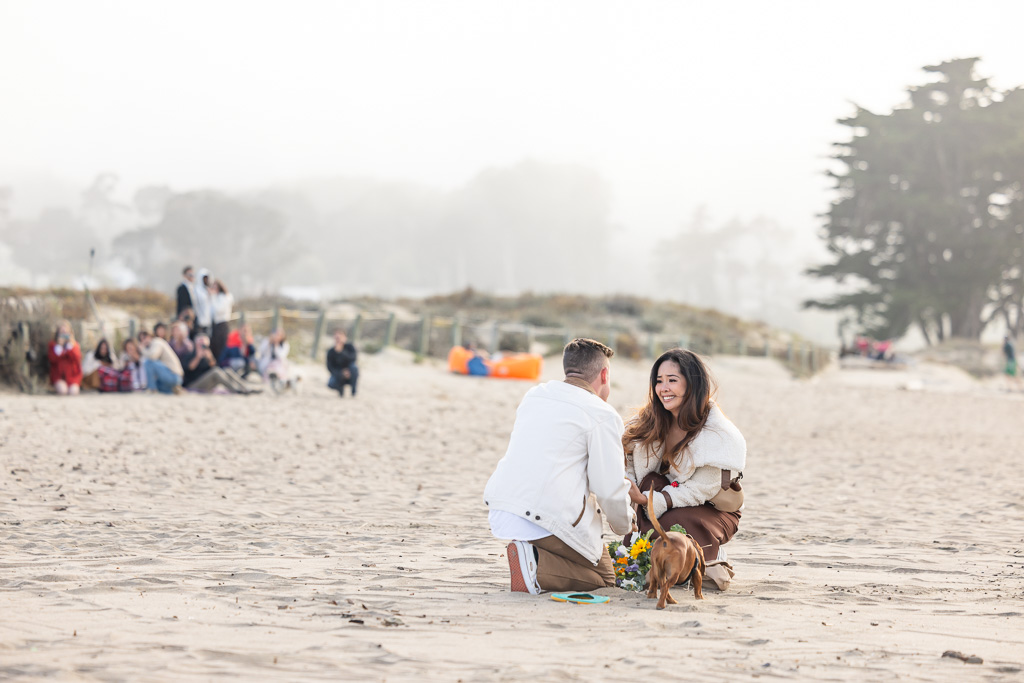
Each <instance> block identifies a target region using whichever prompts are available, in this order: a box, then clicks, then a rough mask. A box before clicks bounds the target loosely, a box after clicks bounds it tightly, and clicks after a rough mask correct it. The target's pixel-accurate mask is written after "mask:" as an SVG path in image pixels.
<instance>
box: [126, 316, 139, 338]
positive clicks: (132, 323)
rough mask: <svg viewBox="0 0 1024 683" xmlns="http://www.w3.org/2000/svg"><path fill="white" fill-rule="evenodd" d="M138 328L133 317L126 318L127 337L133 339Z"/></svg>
mask: <svg viewBox="0 0 1024 683" xmlns="http://www.w3.org/2000/svg"><path fill="white" fill-rule="evenodd" d="M138 328H139V323H138V321H137V320H135V318H129V319H128V337H129V338H131V339H135V335H136V334H138V331H139V329H138Z"/></svg>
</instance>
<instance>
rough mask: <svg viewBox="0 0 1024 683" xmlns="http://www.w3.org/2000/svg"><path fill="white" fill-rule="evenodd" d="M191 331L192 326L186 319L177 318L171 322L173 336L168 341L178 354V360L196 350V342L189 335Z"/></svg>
mask: <svg viewBox="0 0 1024 683" xmlns="http://www.w3.org/2000/svg"><path fill="white" fill-rule="evenodd" d="M189 331H190V328H189V326H188V324H187V323H186V322H185V321H184V320H175V321H174V322H173V323H171V338H170V340H169V341H168V342H167V343H168V344H170V346H171V350H172V351H174V353H175V354H176V355H177V356H178V360H181V357H182V356H185V355H188V354H191V353H193V352H194V351H195V348H196V347H195V344H194V343H193V342H192V340H191V339H189V337H188V335H189Z"/></svg>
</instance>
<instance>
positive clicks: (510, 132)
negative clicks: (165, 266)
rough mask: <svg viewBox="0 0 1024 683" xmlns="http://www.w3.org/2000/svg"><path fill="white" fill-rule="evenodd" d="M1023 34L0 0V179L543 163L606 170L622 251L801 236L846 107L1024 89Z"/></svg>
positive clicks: (645, 8)
mask: <svg viewBox="0 0 1024 683" xmlns="http://www.w3.org/2000/svg"><path fill="white" fill-rule="evenodd" d="M1021 25H1024V3H1018V2H1013V1H1006V2H978V3H972V4H970V5H967V4H964V3H958V2H950V1H946V2H936V1H935V0H901V2H898V3H894V2H879V1H872V2H860V3H856V4H854V5H850V4H840V3H819V2H773V3H764V2H760V1H753V0H752V1H750V2H732V3H728V2H719V3H695V2H683V1H680V0H675V1H673V2H645V3H604V2H593V1H592V0H585V1H582V2H546V1H545V2H522V1H519V2H515V3H499V2H480V1H478V0H473V1H469V2H438V1H434V0H432V1H430V2H423V1H420V0H414V1H411V2H382V1H381V0H372V1H370V2H308V1H307V2H288V3H284V2H259V1H252V0H248V1H245V2H226V1H225V2H214V3H210V2H188V1H186V2H130V1H124V2H112V1H104V2H100V1H95V0H67V1H65V2H47V1H35V0H32V1H29V0H25V1H20V2H19V1H15V0H0V84H2V86H3V95H2V102H3V105H2V106H0V184H13V185H15V190H16V192H17V190H18V185H19V183H18V179H19V178H24V177H26V176H27V175H36V176H40V175H49V176H50V177H53V178H57V179H62V180H65V181H67V182H68V183H69V184H74V185H75V186H77V187H79V188H80V187H82V186H84V185H86V184H87V183H88V182H89V181H90V180H91V178H92V177H93V176H94V175H95V174H96V173H97V172H99V171H113V172H115V173H118V174H119V175H120V176H121V179H122V183H123V185H122V186H131V187H136V186H138V185H141V184H145V183H151V182H169V183H171V184H172V185H173V186H174V187H175V188H177V189H188V188H193V187H204V186H215V187H221V188H227V189H233V188H238V189H240V188H245V187H252V186H258V185H265V184H270V183H274V182H287V181H289V180H293V179H297V178H303V177H309V176H316V175H333V174H348V175H364V176H374V177H379V178H388V179H396V180H410V181H415V182H417V183H425V184H428V185H433V186H436V187H439V188H445V189H447V188H452V187H455V186H458V185H460V184H462V183H465V182H466V181H467V180H468V179H469V178H471V177H473V176H474V175H475V174H476V173H478V172H479V171H480V170H481V169H484V168H487V167H490V166H495V165H508V164H513V163H516V162H518V161H520V160H522V159H524V158H535V159H540V160H545V161H552V162H568V163H577V164H582V165H586V166H589V167H592V168H594V169H596V170H597V171H598V172H600V173H601V174H602V175H603V176H604V177H605V178H606V179H607V180H608V182H609V184H610V186H611V189H612V193H613V200H612V201H613V206H612V211H613V217H614V220H615V221H616V223H618V224H619V226H620V228H619V231H618V233H617V239H618V240H619V241H620V242H623V243H626V242H629V241H632V240H633V239H638V238H643V239H644V240H650V239H652V238H656V237H662V236H666V235H668V234H670V233H672V232H674V231H676V230H677V229H678V226H679V225H680V224H681V223H683V222H684V221H685V220H686V218H687V217H688V216H689V215H690V214H692V212H693V211H694V210H695V209H696V208H697V207H699V206H701V205H706V206H707V207H708V210H709V211H710V213H711V214H712V215H714V216H716V217H718V218H720V219H723V220H724V219H727V218H730V217H732V216H739V217H742V218H750V217H752V216H754V215H765V216H769V217H771V218H773V219H775V220H776V221H778V222H780V223H782V224H783V225H786V226H788V227H791V228H793V229H795V230H798V231H801V232H804V231H806V234H808V236H811V235H813V234H814V228H815V226H816V225H817V224H818V220H817V219H816V218H815V214H817V213H820V212H822V211H823V210H824V209H825V208H826V207H827V202H828V194H827V192H826V191H825V188H827V186H828V183H827V181H826V180H825V178H823V177H822V175H821V171H822V170H823V169H824V168H825V167H826V165H827V161H826V157H827V155H828V154H829V143H830V142H832V141H834V140H836V139H840V138H842V136H843V134H844V131H843V130H842V129H841V127H839V126H836V125H835V124H834V120H835V119H836V118H837V117H840V116H844V115H847V114H849V113H850V112H851V111H852V108H851V105H850V102H851V101H856V102H858V103H860V104H862V105H865V106H868V107H869V108H875V109H878V110H885V109H887V108H889V107H891V106H892V105H894V104H897V103H899V102H901V101H903V99H904V97H905V96H904V93H903V90H904V88H905V86H907V85H908V84H912V83H919V82H922V81H923V80H924V78H925V74H923V73H922V72H921V71H920V67H921V66H923V65H925V64H931V63H937V62H939V61H943V60H946V59H950V58H954V57H965V56H980V57H982V59H983V61H982V63H981V65H980V69H981V73H982V74H984V75H988V76H992V77H993V81H994V84H995V85H996V86H998V87H1008V86H1012V85H1018V84H1024V59H1021V51H1020V47H1019V40H1018V32H1019V27H1020V26H1021ZM27 199H28V197H26V196H25V194H24V192H23V193H22V201H26V200H27ZM15 200H16V202H15V210H16V211H18V210H19V209H21V208H22V206H23V205H21V204H19V203H18V195H17V194H16V196H15ZM31 208H32V209H33V210H35V209H37V208H38V207H31Z"/></svg>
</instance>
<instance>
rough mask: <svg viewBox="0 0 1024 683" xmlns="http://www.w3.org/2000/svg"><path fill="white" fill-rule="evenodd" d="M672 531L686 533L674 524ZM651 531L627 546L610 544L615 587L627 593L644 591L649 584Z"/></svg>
mask: <svg viewBox="0 0 1024 683" xmlns="http://www.w3.org/2000/svg"><path fill="white" fill-rule="evenodd" d="M670 531H678V532H680V533H684V534H685V533H686V530H685V529H683V527H681V526H679V525H678V524H673V525H672V528H671V529H670ZM653 533H654V529H651V530H650V531H648V532H647V533H646V534H644V535H643V536H638V537H637V538H636V539H635V540H634V541H633V543H632V544H631V545H629V546H627V545H625V544H624V543H619V542H618V541H612V542H611V543H609V544H608V554H609V555H611V556H612V565H613V566H614V567H615V585H616V586H618V587H619V588H622V589H624V590H627V591H642V590H643V589H644V586H645V585H646V583H647V572H649V571H650V569H651V535H652V534H653Z"/></svg>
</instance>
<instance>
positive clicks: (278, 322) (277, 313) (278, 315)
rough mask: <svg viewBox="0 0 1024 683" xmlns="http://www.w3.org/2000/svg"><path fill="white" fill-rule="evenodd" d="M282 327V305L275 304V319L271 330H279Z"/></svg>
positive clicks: (271, 324)
mask: <svg viewBox="0 0 1024 683" xmlns="http://www.w3.org/2000/svg"><path fill="white" fill-rule="evenodd" d="M280 327H281V307H280V306H274V320H273V321H272V322H271V323H270V331H271V332H277V330H278V329H279V328H280Z"/></svg>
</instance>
